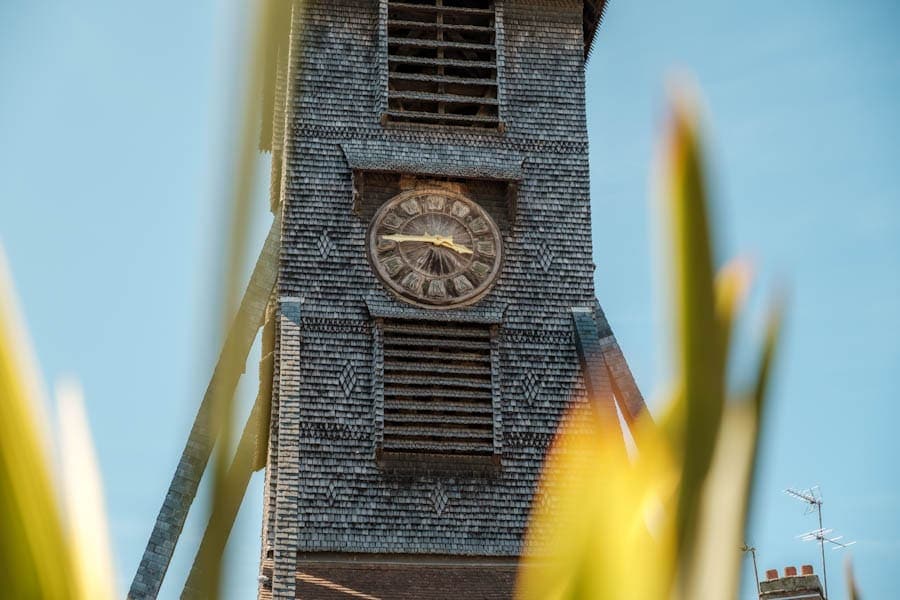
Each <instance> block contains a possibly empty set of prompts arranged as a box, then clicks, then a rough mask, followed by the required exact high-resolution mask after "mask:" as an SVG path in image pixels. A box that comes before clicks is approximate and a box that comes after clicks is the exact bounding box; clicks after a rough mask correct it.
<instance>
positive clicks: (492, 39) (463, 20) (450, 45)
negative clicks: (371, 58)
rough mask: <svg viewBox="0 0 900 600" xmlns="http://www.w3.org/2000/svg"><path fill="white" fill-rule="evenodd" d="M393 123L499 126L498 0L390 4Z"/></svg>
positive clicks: (411, 0) (390, 116) (390, 113)
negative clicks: (495, 18) (495, 15)
mask: <svg viewBox="0 0 900 600" xmlns="http://www.w3.org/2000/svg"><path fill="white" fill-rule="evenodd" d="M387 46H388V56H387V61H388V107H387V111H386V112H385V113H384V118H385V120H386V121H387V122H394V123H418V124H428V125H454V126H462V127H474V128H483V129H485V128H486V129H496V128H498V127H499V126H500V117H499V106H498V105H499V102H498V99H497V97H498V94H497V47H496V31H495V21H494V3H493V1H491V0H406V1H403V2H396V1H394V0H390V1H389V2H388V20H387Z"/></svg>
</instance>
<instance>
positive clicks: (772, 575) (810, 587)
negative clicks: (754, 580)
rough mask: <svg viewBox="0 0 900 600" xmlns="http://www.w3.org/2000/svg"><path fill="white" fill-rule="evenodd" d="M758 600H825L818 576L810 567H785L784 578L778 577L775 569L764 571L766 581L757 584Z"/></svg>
mask: <svg viewBox="0 0 900 600" xmlns="http://www.w3.org/2000/svg"><path fill="white" fill-rule="evenodd" d="M759 591H760V593H759V597H760V600H776V599H778V598H784V599H788V598H803V600H825V594H824V592H823V591H822V584H821V583H820V582H819V576H818V575H816V574H815V572H814V571H813V568H812V565H803V566H802V567H800V574H799V575H798V574H797V567H795V566H787V567H785V568H784V577H778V570H777V569H769V570H768V571H766V580H765V581H760V582H759Z"/></svg>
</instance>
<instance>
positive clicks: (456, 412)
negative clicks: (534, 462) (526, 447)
mask: <svg viewBox="0 0 900 600" xmlns="http://www.w3.org/2000/svg"><path fill="white" fill-rule="evenodd" d="M383 336H384V337H383V341H384V438H383V445H382V450H383V451H385V452H397V453H414V454H444V455H476V456H487V457H489V456H491V455H492V454H493V452H494V447H493V401H492V394H491V332H490V328H489V327H487V326H484V325H471V324H453V323H430V322H420V321H407V320H385V322H384V324H383Z"/></svg>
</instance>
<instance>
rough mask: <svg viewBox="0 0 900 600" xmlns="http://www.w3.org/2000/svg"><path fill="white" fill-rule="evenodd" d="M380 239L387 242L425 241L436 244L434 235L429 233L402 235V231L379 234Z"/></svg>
mask: <svg viewBox="0 0 900 600" xmlns="http://www.w3.org/2000/svg"><path fill="white" fill-rule="evenodd" d="M381 239H383V240H387V241H389V242H427V243H431V244H437V241H436V239H435V237H434V236H431V235H404V234H402V233H392V234H390V235H383V236H381Z"/></svg>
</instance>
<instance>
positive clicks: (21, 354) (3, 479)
mask: <svg viewBox="0 0 900 600" xmlns="http://www.w3.org/2000/svg"><path fill="white" fill-rule="evenodd" d="M21 323H22V321H21V319H20V318H19V314H18V310H17V309H16V306H15V303H14V296H13V293H12V285H11V283H10V278H9V276H8V273H7V270H6V263H5V259H4V256H3V253H2V248H0V597H2V598H15V599H30V598H50V599H54V600H55V599H57V598H59V599H69V598H71V599H77V600H82V599H83V600H87V599H91V600H109V599H112V598H114V597H115V592H114V585H113V581H114V574H113V568H112V561H111V559H110V553H109V546H108V536H107V531H106V520H105V519H106V517H105V511H104V508H103V500H102V497H103V496H102V492H101V490H100V476H99V472H98V470H97V465H96V460H95V457H94V453H93V449H92V446H91V439H90V434H89V432H88V427H87V419H86V418H85V414H84V409H83V407H82V404H81V394H80V391H79V390H78V389H77V387H75V386H72V385H71V384H70V385H66V386H64V387H62V388H61V389H60V390H59V392H58V394H57V398H58V401H59V441H60V443H59V444H58V450H59V456H60V458H61V460H60V467H61V471H62V472H61V475H62V477H61V480H62V483H63V484H62V485H61V486H57V485H56V477H55V473H54V468H53V462H52V461H51V459H50V457H51V451H50V449H49V448H48V447H47V445H46V441H47V436H46V435H45V429H46V428H47V426H48V424H47V422H46V420H45V419H44V418H43V414H42V411H41V408H42V404H43V389H42V386H41V384H40V380H39V378H38V377H37V375H36V373H37V371H36V369H35V368H34V361H33V360H32V353H31V347H30V343H29V340H28V338H27V336H26V335H25V330H24V328H23V327H22V325H21Z"/></svg>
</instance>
